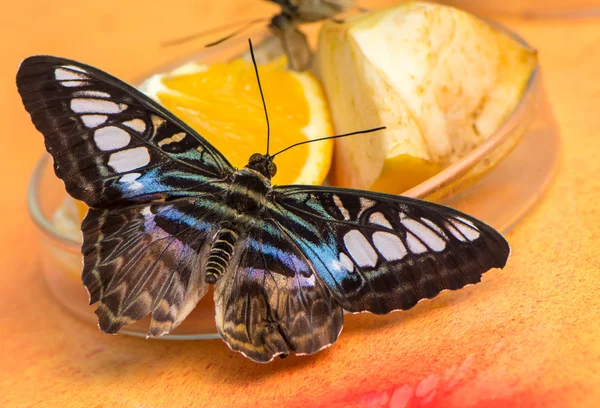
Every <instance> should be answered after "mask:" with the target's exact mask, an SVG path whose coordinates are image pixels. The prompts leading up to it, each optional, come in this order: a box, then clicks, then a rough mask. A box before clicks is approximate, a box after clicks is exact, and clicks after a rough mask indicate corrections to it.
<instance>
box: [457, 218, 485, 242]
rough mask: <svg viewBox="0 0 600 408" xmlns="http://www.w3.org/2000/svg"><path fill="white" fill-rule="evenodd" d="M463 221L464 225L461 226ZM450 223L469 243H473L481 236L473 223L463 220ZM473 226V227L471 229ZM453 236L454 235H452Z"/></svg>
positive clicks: (458, 219) (459, 219)
mask: <svg viewBox="0 0 600 408" xmlns="http://www.w3.org/2000/svg"><path fill="white" fill-rule="evenodd" d="M463 221H464V222H466V224H463ZM450 222H451V223H452V224H453V225H454V226H455V227H456V228H457V229H458V230H459V231H460V232H461V233H462V235H463V236H464V237H466V238H467V239H468V240H469V241H474V240H476V239H477V238H479V236H480V235H481V234H480V233H479V231H478V230H477V228H476V227H475V226H474V225H473V223H471V222H469V221H467V220H465V219H464V218H458V217H457V218H456V219H450ZM471 225H473V227H471ZM453 234H454V233H453Z"/></svg>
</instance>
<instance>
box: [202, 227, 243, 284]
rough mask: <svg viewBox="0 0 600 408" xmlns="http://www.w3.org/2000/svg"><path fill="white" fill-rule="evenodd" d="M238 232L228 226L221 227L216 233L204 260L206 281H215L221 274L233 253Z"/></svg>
mask: <svg viewBox="0 0 600 408" xmlns="http://www.w3.org/2000/svg"><path fill="white" fill-rule="evenodd" d="M237 238H238V233H237V232H236V231H235V230H233V229H231V228H228V227H222V228H221V230H220V231H219V233H218V234H217V239H216V240H215V242H214V244H213V245H212V248H211V249H210V252H209V254H208V260H207V262H206V283H215V282H216V281H217V279H219V277H220V276H221V275H223V274H224V273H225V271H226V269H227V265H228V264H229V260H230V259H231V255H232V254H233V248H234V246H235V242H236V241H237Z"/></svg>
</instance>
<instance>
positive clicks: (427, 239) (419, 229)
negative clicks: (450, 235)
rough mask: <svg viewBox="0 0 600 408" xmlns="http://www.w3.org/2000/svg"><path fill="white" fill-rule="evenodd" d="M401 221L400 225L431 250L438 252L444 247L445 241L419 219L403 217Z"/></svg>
mask: <svg viewBox="0 0 600 408" xmlns="http://www.w3.org/2000/svg"><path fill="white" fill-rule="evenodd" d="M401 222H402V225H404V226H405V227H406V228H407V229H408V230H409V231H411V232H412V233H413V234H415V235H416V236H417V237H419V238H420V239H421V241H423V243H424V244H425V245H427V246H428V247H429V248H430V249H431V250H433V251H436V252H440V251H443V250H444V248H446V241H444V240H443V239H442V238H441V237H440V236H439V235H438V234H436V233H435V232H433V231H432V230H430V229H429V228H427V227H426V226H425V225H423V224H421V223H420V222H419V221H416V220H413V219H411V218H404V219H403V220H402V221H401Z"/></svg>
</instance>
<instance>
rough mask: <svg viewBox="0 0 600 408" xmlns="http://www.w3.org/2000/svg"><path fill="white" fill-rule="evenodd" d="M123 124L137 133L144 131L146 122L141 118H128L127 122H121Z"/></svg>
mask: <svg viewBox="0 0 600 408" xmlns="http://www.w3.org/2000/svg"><path fill="white" fill-rule="evenodd" d="M123 126H127V127H128V128H130V129H133V130H135V131H136V132H138V133H144V132H145V131H146V122H144V121H143V120H142V119H132V120H128V121H127V122H123Z"/></svg>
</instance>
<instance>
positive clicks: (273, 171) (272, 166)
mask: <svg viewBox="0 0 600 408" xmlns="http://www.w3.org/2000/svg"><path fill="white" fill-rule="evenodd" d="M267 169H268V170H269V174H270V175H271V177H273V176H275V174H277V166H276V165H275V163H273V162H269V164H268V165H267Z"/></svg>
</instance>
